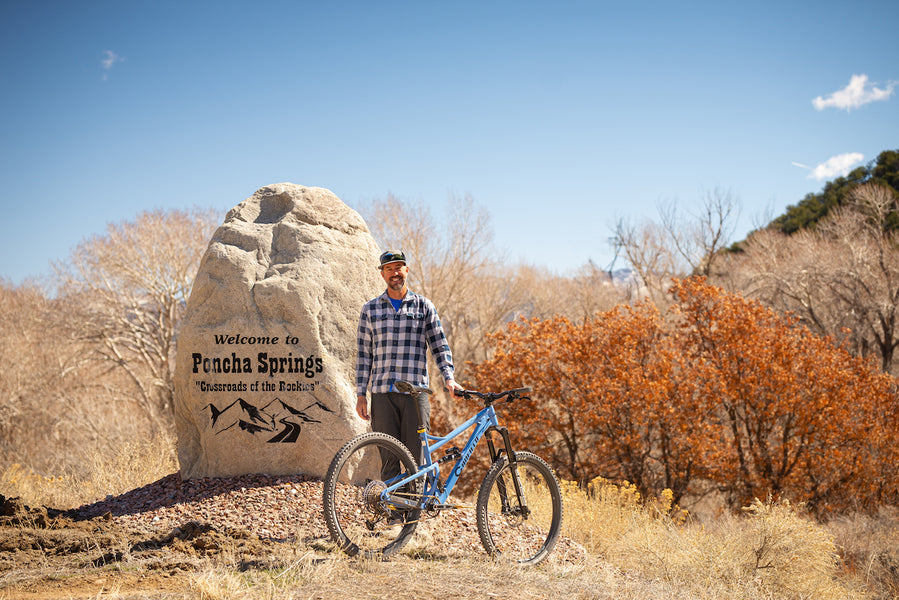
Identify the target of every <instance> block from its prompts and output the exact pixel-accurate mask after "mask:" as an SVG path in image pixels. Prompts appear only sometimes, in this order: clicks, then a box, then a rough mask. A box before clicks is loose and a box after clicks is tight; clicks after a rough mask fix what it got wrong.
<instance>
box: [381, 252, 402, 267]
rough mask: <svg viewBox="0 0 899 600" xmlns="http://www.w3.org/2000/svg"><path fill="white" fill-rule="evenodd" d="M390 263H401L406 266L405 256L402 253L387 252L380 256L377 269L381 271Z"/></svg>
mask: <svg viewBox="0 0 899 600" xmlns="http://www.w3.org/2000/svg"><path fill="white" fill-rule="evenodd" d="M392 262H401V263H403V264H406V255H405V254H403V253H402V251H398V250H388V251H387V252H385V253H384V254H382V255H381V265H380V266H379V267H378V268H379V269H382V268H384V265H386V264H387V263H392Z"/></svg>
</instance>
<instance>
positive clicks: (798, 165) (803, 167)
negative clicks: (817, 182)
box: [792, 160, 812, 171]
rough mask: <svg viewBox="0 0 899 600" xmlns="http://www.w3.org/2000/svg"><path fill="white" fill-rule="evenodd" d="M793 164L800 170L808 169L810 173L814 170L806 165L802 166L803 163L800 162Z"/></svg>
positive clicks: (793, 162)
mask: <svg viewBox="0 0 899 600" xmlns="http://www.w3.org/2000/svg"><path fill="white" fill-rule="evenodd" d="M792 164H793V166H794V167H799V168H801V169H808V170H809V171H811V170H812V168H811V167H809V166H806V165H804V164H802V163H798V162H796V161H795V160H794V161H792Z"/></svg>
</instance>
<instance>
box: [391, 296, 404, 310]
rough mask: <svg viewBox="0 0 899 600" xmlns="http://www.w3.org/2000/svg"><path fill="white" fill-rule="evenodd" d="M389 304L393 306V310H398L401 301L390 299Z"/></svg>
mask: <svg viewBox="0 0 899 600" xmlns="http://www.w3.org/2000/svg"><path fill="white" fill-rule="evenodd" d="M388 298H390V296H388ZM390 303H391V304H393V310H399V309H400V304H402V303H403V299H402V298H400V299H399V300H394V299H393V298H390Z"/></svg>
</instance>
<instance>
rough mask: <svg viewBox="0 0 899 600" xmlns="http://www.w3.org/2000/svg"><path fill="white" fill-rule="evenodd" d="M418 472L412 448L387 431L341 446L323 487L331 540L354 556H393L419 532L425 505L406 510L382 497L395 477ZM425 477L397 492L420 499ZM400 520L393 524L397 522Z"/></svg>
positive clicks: (326, 520)
mask: <svg viewBox="0 0 899 600" xmlns="http://www.w3.org/2000/svg"><path fill="white" fill-rule="evenodd" d="M417 471H418V467H417V466H416V464H415V460H414V459H413V458H412V454H410V453H409V450H407V449H406V447H405V446H404V445H403V444H402V443H401V442H400V441H399V440H397V439H396V438H393V437H391V436H389V435H387V434H384V433H377V432H373V433H363V434H362V435H359V436H356V437H355V438H353V439H352V440H350V441H349V442H347V443H346V444H345V445H344V446H343V448H341V449H340V450H339V451H338V452H337V454H336V455H335V456H334V459H333V460H332V461H331V465H330V466H329V467H328V473H327V475H325V481H324V489H323V491H322V504H323V506H324V513H325V522H326V523H327V525H328V531H329V532H330V534H331V539H332V540H334V542H335V543H336V544H337V545H338V546H340V548H341V549H342V550H343V551H345V552H346V553H347V554H349V555H350V556H355V555H357V554H360V553H361V554H363V555H364V556H390V555H391V554H395V553H396V552H399V551H400V550H401V549H402V548H403V546H405V545H406V543H407V542H408V541H409V540H410V539H411V537H412V534H413V533H414V532H415V528H416V526H417V522H418V518H419V516H420V514H421V510H419V509H414V510H404V509H400V508H398V507H397V506H395V505H391V504H389V503H385V502H383V501H382V500H381V492H382V491H383V490H384V489H385V488H386V487H387V486H388V485H389V483H390V481H399V480H400V479H402V478H404V477H407V476H409V475H411V474H413V473H415V472H417ZM421 490H422V481H421V479H416V480H415V481H413V482H411V483H409V484H406V485H405V486H403V487H402V488H399V489H398V490H397V491H396V492H394V495H396V496H402V497H403V498H406V499H411V500H413V501H416V502H417V501H418V499H419V498H420V497H421ZM397 521H398V522H399V524H392V522H397Z"/></svg>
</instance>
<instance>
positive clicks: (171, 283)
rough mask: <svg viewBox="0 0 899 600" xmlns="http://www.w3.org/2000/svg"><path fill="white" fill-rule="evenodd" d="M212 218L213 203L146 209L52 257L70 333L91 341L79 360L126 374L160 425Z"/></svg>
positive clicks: (166, 414) (214, 221) (168, 401)
mask: <svg viewBox="0 0 899 600" xmlns="http://www.w3.org/2000/svg"><path fill="white" fill-rule="evenodd" d="M217 220H218V219H217V215H216V214H215V213H214V212H213V211H211V210H201V209H193V210H189V211H185V210H170V211H161V210H156V211H152V212H144V213H141V214H140V215H138V217H137V218H136V219H135V220H134V221H133V222H126V223H121V224H111V225H109V226H108V227H107V230H106V233H105V235H102V236H95V237H92V238H89V239H87V240H85V241H83V242H82V243H81V244H79V245H78V246H77V247H76V248H75V249H74V250H73V251H72V254H71V256H70V258H69V260H68V262H67V263H64V264H59V265H56V271H57V275H58V277H59V280H60V288H59V293H58V296H59V298H60V299H61V301H64V302H65V303H66V304H67V308H66V310H67V312H68V313H69V314H70V315H71V316H72V317H73V318H72V320H71V324H72V326H71V327H70V328H69V335H70V336H71V338H72V339H73V340H76V341H78V342H80V343H83V344H84V345H85V348H87V349H88V351H87V352H86V353H85V354H84V356H83V357H82V359H83V361H85V362H91V363H99V364H102V365H105V367H106V368H107V369H112V370H118V371H119V372H121V373H123V374H124V375H126V376H127V378H128V381H129V382H130V384H131V385H132V386H133V389H134V390H136V394H137V402H138V404H139V405H140V406H141V408H142V409H143V411H144V412H145V413H146V414H147V416H148V417H149V418H150V420H151V422H153V423H155V424H156V425H157V426H159V425H163V424H165V423H167V422H168V420H169V419H170V418H171V415H170V409H171V402H172V395H173V390H174V385H173V372H174V356H175V341H176V339H177V333H178V327H179V325H180V322H181V318H182V316H183V314H184V309H185V306H186V303H187V298H188V295H189V293H190V287H191V285H192V283H193V279H194V276H195V274H196V271H197V268H198V266H199V263H200V258H201V257H202V254H203V252H204V250H205V248H206V246H207V244H208V241H209V239H210V237H211V235H212V233H213V231H214V228H215V226H216V224H217Z"/></svg>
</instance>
